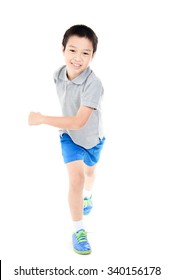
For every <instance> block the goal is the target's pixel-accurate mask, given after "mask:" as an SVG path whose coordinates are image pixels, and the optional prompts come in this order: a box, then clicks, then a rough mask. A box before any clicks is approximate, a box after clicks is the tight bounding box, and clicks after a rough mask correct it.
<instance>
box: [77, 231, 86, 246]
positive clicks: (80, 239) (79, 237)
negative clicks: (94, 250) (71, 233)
mask: <svg viewBox="0 0 174 280" xmlns="http://www.w3.org/2000/svg"><path fill="white" fill-rule="evenodd" d="M86 236H87V233H86V231H80V232H78V233H76V237H77V240H78V242H79V243H81V242H87V238H86Z"/></svg>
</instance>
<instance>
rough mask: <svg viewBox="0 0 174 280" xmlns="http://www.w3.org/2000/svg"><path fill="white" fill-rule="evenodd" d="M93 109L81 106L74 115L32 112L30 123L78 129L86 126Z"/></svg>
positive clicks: (29, 118)
mask: <svg viewBox="0 0 174 280" xmlns="http://www.w3.org/2000/svg"><path fill="white" fill-rule="evenodd" d="M93 110H94V109H93V108H90V107H85V106H81V107H80V108H79V110H78V112H77V114H76V115H75V116H72V117H51V116H45V115H42V114H41V113H35V112H31V113H30V114H29V117H28V124H29V125H40V124H47V125H51V126H55V127H58V128H62V129H71V130H78V129H80V128H82V127H83V126H85V124H86V123H87V121H88V119H89V118H90V116H91V114H92V112H93Z"/></svg>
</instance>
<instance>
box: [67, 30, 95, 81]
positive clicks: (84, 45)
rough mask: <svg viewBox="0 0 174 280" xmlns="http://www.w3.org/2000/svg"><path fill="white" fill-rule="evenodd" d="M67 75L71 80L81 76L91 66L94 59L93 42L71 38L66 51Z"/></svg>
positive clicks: (82, 38) (81, 38) (83, 38)
mask: <svg viewBox="0 0 174 280" xmlns="http://www.w3.org/2000/svg"><path fill="white" fill-rule="evenodd" d="M63 53H64V56H65V63H66V66H67V75H68V78H69V79H70V80H73V79H75V78H76V77H77V76H79V75H80V74H81V73H82V72H83V71H84V70H85V69H86V68H87V67H88V66H89V64H90V62H91V61H92V58H93V45H92V42H91V41H90V40H89V39H88V38H85V37H78V36H75V35H74V36H71V37H70V38H69V39H68V42H67V45H66V48H65V50H63Z"/></svg>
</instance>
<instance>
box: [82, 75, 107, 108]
mask: <svg viewBox="0 0 174 280" xmlns="http://www.w3.org/2000/svg"><path fill="white" fill-rule="evenodd" d="M102 96H103V86H102V83H101V81H100V80H98V79H96V80H93V81H91V83H89V84H88V85H87V86H85V88H84V91H83V93H82V95H81V106H86V107H91V108H94V109H99V107H100V103H101V98H102Z"/></svg>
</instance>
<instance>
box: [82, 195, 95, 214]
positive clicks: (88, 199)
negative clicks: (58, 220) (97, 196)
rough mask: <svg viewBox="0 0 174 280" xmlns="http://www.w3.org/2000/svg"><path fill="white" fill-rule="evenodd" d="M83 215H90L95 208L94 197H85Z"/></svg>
mask: <svg viewBox="0 0 174 280" xmlns="http://www.w3.org/2000/svg"><path fill="white" fill-rule="evenodd" d="M83 203H84V204H83V205H84V206H83V215H88V214H89V213H90V212H91V210H92V207H93V203H92V195H91V196H90V197H85V198H84V200H83Z"/></svg>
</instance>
